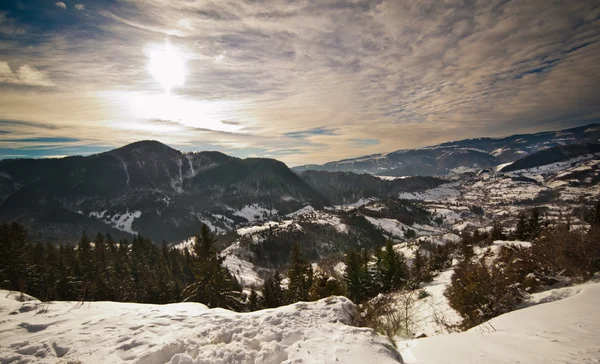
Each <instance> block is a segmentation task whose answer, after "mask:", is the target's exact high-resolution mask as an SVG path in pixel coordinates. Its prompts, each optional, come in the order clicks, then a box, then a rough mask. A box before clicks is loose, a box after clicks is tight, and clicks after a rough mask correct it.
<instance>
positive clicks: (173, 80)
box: [148, 41, 185, 94]
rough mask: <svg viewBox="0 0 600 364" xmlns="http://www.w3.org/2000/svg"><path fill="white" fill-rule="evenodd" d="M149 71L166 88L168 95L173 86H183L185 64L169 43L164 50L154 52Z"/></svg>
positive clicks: (151, 56) (151, 55)
mask: <svg viewBox="0 0 600 364" xmlns="http://www.w3.org/2000/svg"><path fill="white" fill-rule="evenodd" d="M148 70H149V71H150V74H152V76H153V77H154V78H155V79H156V80H157V81H158V82H159V83H160V84H161V85H162V86H163V87H164V89H165V92H166V93H167V94H168V93H170V92H171V88H173V86H183V82H184V78H185V77H184V76H185V64H184V61H183V58H182V57H181V56H180V55H179V54H178V53H177V51H176V50H174V49H173V48H172V47H171V45H170V44H169V42H168V41H167V42H166V43H165V47H164V50H155V51H152V53H151V54H150V63H149V64H148Z"/></svg>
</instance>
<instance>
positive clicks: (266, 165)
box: [0, 124, 600, 243]
mask: <svg viewBox="0 0 600 364" xmlns="http://www.w3.org/2000/svg"><path fill="white" fill-rule="evenodd" d="M599 137H600V125H598V124H596V125H588V126H585V127H579V128H573V129H567V130H563V131H560V132H544V133H537V134H531V135H515V136H511V137H506V138H500V139H493V138H480V139H469V140H463V141H457V142H450V143H444V144H440V145H438V146H434V147H428V148H423V149H416V150H404V151H398V152H393V153H388V154H379V155H375V156H367V157H363V158H357V159H348V160H345V161H340V162H332V163H327V164H325V165H323V166H311V167H310V168H314V169H316V170H309V167H308V166H304V167H296V168H294V169H293V170H292V169H289V168H288V167H287V166H286V165H285V164H284V163H282V162H280V161H277V160H274V159H266V158H246V159H240V158H235V157H231V156H228V155H225V154H223V153H220V152H210V151H208V152H193V153H182V152H180V151H178V150H175V149H173V148H171V147H169V146H167V145H164V144H162V143H160V142H157V141H140V142H135V143H132V144H129V145H126V146H124V147H121V148H118V149H114V150H111V151H108V152H104V153H100V154H95V155H90V156H72V157H66V158H60V159H5V160H0V222H10V221H17V222H19V223H21V224H23V225H25V226H26V227H27V228H28V230H29V233H30V236H31V237H32V238H33V239H35V240H36V241H46V242H66V243H71V242H74V241H76V240H77V239H78V238H79V237H80V236H81V233H82V231H85V232H86V233H87V234H88V235H95V234H96V233H98V232H102V233H109V234H111V235H112V236H113V237H114V238H117V239H119V238H130V237H131V236H132V234H141V235H144V236H146V237H150V238H151V239H152V240H154V241H156V242H160V241H168V242H174V241H181V240H183V239H186V238H188V237H189V236H191V235H193V234H194V233H196V232H197V231H198V230H199V226H200V225H201V224H206V225H208V226H209V227H210V228H211V229H212V230H213V231H216V232H217V233H227V232H229V231H234V230H236V229H238V228H240V227H243V226H246V225H251V224H254V223H256V222H259V221H264V220H273V219H277V218H281V217H284V216H286V215H289V214H292V213H294V212H295V211H298V210H301V209H303V208H306V207H307V206H311V208H312V209H317V210H318V209H322V208H323V207H326V206H332V205H345V204H352V203H354V202H356V201H358V200H360V199H365V198H376V199H390V198H392V199H393V198H398V197H400V196H403V195H406V194H407V193H408V194H411V193H418V192H420V191H425V190H430V189H433V188H436V187H437V186H440V185H441V184H443V183H446V182H448V180H447V177H449V176H446V175H447V174H449V173H456V172H465V171H472V170H477V169H486V168H491V167H493V168H494V169H496V168H497V167H498V169H500V172H508V171H514V170H518V169H521V168H531V167H535V166H536V165H544V164H548V163H553V162H559V161H564V160H567V159H569V158H573V157H577V156H579V155H584V154H594V153H598V152H599V151H600V146H599V145H598V144H596V143H597V142H598V138H599ZM501 168H504V169H501ZM374 174H380V175H386V176H399V175H404V174H410V175H413V176H411V177H401V178H394V177H389V178H385V177H378V176H375V175H374ZM434 176H435V177H434Z"/></svg>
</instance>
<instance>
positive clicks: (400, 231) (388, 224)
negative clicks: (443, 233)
mask: <svg viewBox="0 0 600 364" xmlns="http://www.w3.org/2000/svg"><path fill="white" fill-rule="evenodd" d="M365 219H367V221H369V222H370V223H371V224H373V225H375V226H377V227H379V228H380V229H382V230H383V231H385V232H386V233H388V234H389V235H390V236H392V237H397V238H401V239H403V238H404V234H405V233H406V231H407V230H408V229H411V230H414V232H415V233H416V235H417V236H422V235H428V234H436V233H438V232H439V230H438V229H436V228H434V227H432V226H429V225H421V224H413V225H412V226H411V225H406V224H403V223H401V222H400V221H398V220H396V219H389V218H375V217H370V216H365Z"/></svg>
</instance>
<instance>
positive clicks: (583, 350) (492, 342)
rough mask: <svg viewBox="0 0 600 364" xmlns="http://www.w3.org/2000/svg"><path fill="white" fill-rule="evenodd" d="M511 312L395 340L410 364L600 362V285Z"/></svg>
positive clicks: (586, 285) (571, 363) (585, 286)
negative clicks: (464, 327)
mask: <svg viewBox="0 0 600 364" xmlns="http://www.w3.org/2000/svg"><path fill="white" fill-rule="evenodd" d="M580 287H581V290H580V292H579V293H577V294H575V295H574V296H572V297H569V298H566V299H563V300H560V301H556V302H551V303H546V304H541V305H537V306H533V307H528V308H525V309H521V310H516V311H512V312H509V313H506V314H504V315H501V316H498V317H496V318H494V319H492V320H490V321H489V323H484V324H482V325H479V326H477V327H474V328H472V329H471V330H469V331H467V332H462V333H454V334H448V335H440V336H436V337H431V338H425V339H418V340H409V341H400V342H397V344H398V347H399V350H400V352H401V353H402V357H403V359H404V362H405V363H406V364H417V363H418V364H445V363H448V364H450V363H452V364H455V363H461V364H470V363H473V364H479V363H487V364H501V363H502V364H504V363H528V364H537V363H563V364H575V363H598V362H600V340H598V333H600V315H598V314H597V311H598V302H600V283H590V284H584V285H582V286H580Z"/></svg>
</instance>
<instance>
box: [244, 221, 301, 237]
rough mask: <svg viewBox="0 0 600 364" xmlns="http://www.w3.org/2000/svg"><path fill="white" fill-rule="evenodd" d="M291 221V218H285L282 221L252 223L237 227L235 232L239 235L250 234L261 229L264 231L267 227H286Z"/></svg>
mask: <svg viewBox="0 0 600 364" xmlns="http://www.w3.org/2000/svg"><path fill="white" fill-rule="evenodd" d="M292 223H293V221H292V220H285V221H282V222H276V221H268V222H266V223H264V224H262V225H254V226H247V227H243V228H239V229H237V233H238V235H240V236H244V235H252V234H256V233H259V232H261V231H266V230H269V229H274V228H286V227H288V226H290V225H291V224H292Z"/></svg>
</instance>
